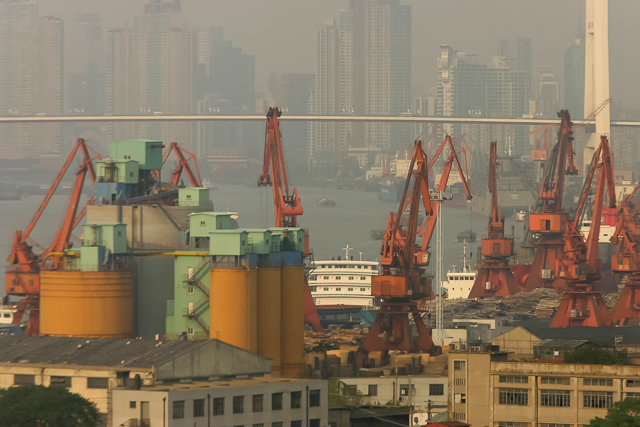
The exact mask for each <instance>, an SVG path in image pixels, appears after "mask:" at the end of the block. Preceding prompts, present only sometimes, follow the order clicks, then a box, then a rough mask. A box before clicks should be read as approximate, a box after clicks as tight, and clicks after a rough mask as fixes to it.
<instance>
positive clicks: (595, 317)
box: [551, 136, 616, 328]
mask: <svg viewBox="0 0 640 427" xmlns="http://www.w3.org/2000/svg"><path fill="white" fill-rule="evenodd" d="M596 171H599V173H598V183H597V187H596V192H595V197H594V202H593V214H592V217H591V223H590V228H589V235H588V237H587V238H586V240H585V237H584V235H583V234H582V233H581V232H580V224H581V222H582V215H583V213H584V207H585V204H586V201H587V198H588V195H589V191H590V189H591V184H592V182H593V178H594V175H595V173H596ZM605 187H607V196H608V202H609V207H612V208H613V207H615V205H616V194H615V186H614V183H613V152H612V151H611V148H610V147H609V141H608V140H607V137H606V136H602V137H601V138H600V145H599V146H598V148H597V149H596V151H595V153H594V155H593V159H592V161H591V168H590V169H589V172H588V174H587V176H586V179H585V182H584V187H583V190H582V195H581V196H580V201H579V202H578V208H577V210H576V216H575V218H574V219H573V221H567V222H566V223H565V227H566V230H565V233H564V251H563V253H562V254H561V256H560V258H559V259H558V260H557V262H556V270H555V276H556V282H560V283H555V284H554V287H556V289H562V290H563V291H562V293H563V294H564V296H563V298H562V301H561V302H560V306H559V307H558V310H557V312H556V315H555V316H554V318H553V321H552V322H551V327H552V328H565V327H568V326H592V327H597V326H610V325H611V324H612V321H611V315H610V314H609V311H608V310H607V306H606V304H605V302H604V298H603V297H602V292H601V291H600V290H599V289H598V286H597V285H596V283H595V282H596V281H597V280H599V279H600V278H601V277H602V263H601V261H600V260H599V259H598V240H599V236H600V222H601V220H602V211H603V205H604V196H605Z"/></svg>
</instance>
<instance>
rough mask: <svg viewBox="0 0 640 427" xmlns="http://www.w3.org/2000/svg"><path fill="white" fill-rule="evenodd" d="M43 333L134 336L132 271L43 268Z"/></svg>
mask: <svg viewBox="0 0 640 427" xmlns="http://www.w3.org/2000/svg"><path fill="white" fill-rule="evenodd" d="M40 335H52V336H69V335H72V336H76V337H112V338H117V337H130V336H132V335H133V276H132V274H131V272H129V271H42V272H41V273H40Z"/></svg>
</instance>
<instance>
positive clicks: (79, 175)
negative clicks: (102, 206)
mask: <svg viewBox="0 0 640 427" xmlns="http://www.w3.org/2000/svg"><path fill="white" fill-rule="evenodd" d="M89 150H91V151H92V152H93V153H94V154H95V157H91V154H89ZM78 151H80V152H81V153H82V164H81V166H80V169H79V170H78V172H76V181H75V185H74V187H73V190H72V192H71V199H70V201H69V206H68V207H67V211H66V214H65V217H64V222H63V224H62V227H61V228H60V230H59V231H58V233H57V234H56V236H55V238H54V239H53V241H52V242H51V244H50V245H49V247H48V248H47V249H45V250H44V251H43V252H42V253H41V254H35V253H34V252H33V250H32V249H33V246H31V245H29V243H28V242H29V236H30V234H31V231H33V229H34V227H35V226H36V224H37V223H38V220H39V219H40V217H41V216H42V213H43V212H44V210H45V208H46V207H47V205H48V203H49V201H50V200H51V198H52V197H53V195H54V194H55V192H56V189H57V188H58V186H59V185H60V182H62V179H63V177H64V175H65V174H66V172H67V170H68V169H69V167H70V166H71V163H72V162H73V159H74V158H75V156H76V154H77V153H78ZM100 158H101V157H100V155H99V154H98V153H96V152H95V151H93V150H92V149H91V148H89V146H88V145H87V144H86V143H85V140H84V139H82V138H79V139H78V142H77V144H76V146H75V147H74V148H73V150H72V151H71V154H69V157H68V158H67V160H66V162H65V163H64V165H63V166H62V169H61V170H60V172H59V173H58V176H57V177H56V179H55V181H54V182H53V184H52V185H51V188H49V191H48V192H47V194H46V196H45V198H44V200H43V201H42V203H41V204H40V207H39V208H38V210H37V211H36V213H35V215H34V216H33V218H32V219H31V221H30V222H29V225H28V226H27V228H26V229H25V231H24V232H23V231H20V230H18V231H16V232H15V234H14V238H13V245H12V246H11V254H10V255H9V257H8V258H7V262H8V263H9V264H10V265H9V266H8V267H7V270H6V273H5V291H6V293H7V295H14V296H20V297H24V298H23V299H22V300H20V302H19V303H18V311H17V313H16V315H15V316H14V320H13V323H14V324H18V325H19V324H20V323H21V322H22V318H23V316H24V313H25V312H26V311H29V323H28V325H27V330H26V331H25V333H26V334H27V335H38V334H39V329H40V315H39V312H40V310H39V301H40V271H41V270H42V269H44V268H52V269H57V268H60V266H61V265H62V262H63V257H64V253H63V251H64V250H65V249H68V248H69V239H70V238H71V233H72V232H73V229H74V228H75V227H76V226H77V225H78V224H79V223H80V221H81V220H82V218H83V217H84V214H85V213H86V208H85V209H82V210H81V211H80V212H79V213H78V205H79V201H80V197H81V195H82V187H83V185H84V179H85V176H86V175H87V173H88V174H89V176H90V177H91V181H92V183H93V185H94V186H95V184H96V173H95V170H94V167H93V161H94V160H96V159H98V160H99V159H100ZM93 200H95V197H93V198H91V199H90V200H89V202H87V204H91V203H93ZM48 261H50V263H48ZM45 263H46V264H47V265H46V267H45Z"/></svg>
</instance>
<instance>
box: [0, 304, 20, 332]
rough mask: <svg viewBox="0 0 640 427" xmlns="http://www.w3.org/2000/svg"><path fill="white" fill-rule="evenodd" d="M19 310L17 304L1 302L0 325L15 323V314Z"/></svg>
mask: <svg viewBox="0 0 640 427" xmlns="http://www.w3.org/2000/svg"><path fill="white" fill-rule="evenodd" d="M0 301H1V300H0ZM17 311H18V306H17V305H15V304H2V303H1V302H0V326H6V325H10V324H11V323H13V317H14V316H15V314H16V312H17Z"/></svg>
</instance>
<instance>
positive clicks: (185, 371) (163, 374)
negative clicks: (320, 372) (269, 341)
mask: <svg viewBox="0 0 640 427" xmlns="http://www.w3.org/2000/svg"><path fill="white" fill-rule="evenodd" d="M270 371H271V361H270V360H268V359H265V358H263V357H260V356H258V355H256V354H253V353H250V352H248V351H245V350H242V349H240V348H237V347H234V346H231V345H229V344H226V343H224V342H221V341H218V340H209V341H182V340H179V341H152V340H142V339H114V338H100V339H89V338H71V337H46V336H43V337H29V336H26V337H19V336H14V335H0V389H2V388H7V387H12V386H19V385H28V384H42V385H45V386H54V387H65V388H68V389H69V390H70V391H72V392H74V393H78V394H80V395H82V396H84V397H85V398H87V399H89V400H91V401H92V402H94V403H95V404H96V405H97V407H98V410H99V411H100V413H102V414H103V421H104V425H106V427H112V426H116V427H117V426H118V425H119V424H117V423H116V424H114V423H113V422H112V418H111V416H110V414H109V412H108V409H109V408H112V407H113V401H112V391H113V390H114V389H116V388H118V387H137V386H139V385H150V386H152V385H154V384H158V383H163V384H171V383H176V382H189V381H194V380H205V381H207V380H209V381H215V380H229V379H233V378H238V377H240V378H252V377H260V378H262V377H268V376H269V375H270Z"/></svg>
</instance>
